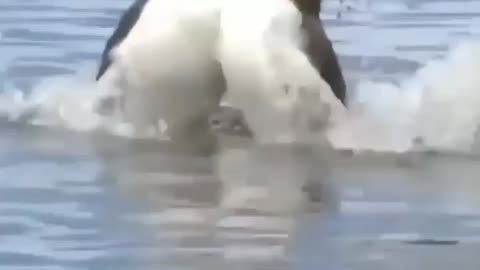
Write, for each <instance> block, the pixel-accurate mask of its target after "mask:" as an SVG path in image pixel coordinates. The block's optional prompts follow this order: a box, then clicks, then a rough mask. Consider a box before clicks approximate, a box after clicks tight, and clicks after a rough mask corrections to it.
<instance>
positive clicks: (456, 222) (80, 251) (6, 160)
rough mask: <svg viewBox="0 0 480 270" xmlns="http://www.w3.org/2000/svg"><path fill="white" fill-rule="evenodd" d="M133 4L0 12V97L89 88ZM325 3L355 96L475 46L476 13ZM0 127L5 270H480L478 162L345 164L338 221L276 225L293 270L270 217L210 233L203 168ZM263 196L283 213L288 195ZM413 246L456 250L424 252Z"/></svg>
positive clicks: (121, 146)
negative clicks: (457, 47) (287, 237)
mask: <svg viewBox="0 0 480 270" xmlns="http://www.w3.org/2000/svg"><path fill="white" fill-rule="evenodd" d="M130 2H131V1H130V0H101V1H93V0H83V1H73V0H61V1H60V0H49V1H46V0H0V91H2V93H5V92H7V91H10V90H11V89H20V90H21V91H23V92H24V93H29V92H31V91H32V89H35V88H36V87H38V85H39V84H40V83H42V80H44V79H48V78H51V77H53V76H64V77H65V76H68V75H72V76H76V75H75V74H78V73H79V72H81V71H85V70H87V71H88V72H90V73H92V74H93V72H92V71H93V70H94V69H95V68H96V66H97V62H98V59H99V56H100V54H101V51H102V49H103V46H104V42H105V40H106V38H107V37H108V35H109V34H110V33H111V31H112V27H114V26H115V24H116V22H117V20H118V18H119V16H120V15H121V13H122V11H123V10H124V9H125V8H126V7H127V6H128V5H129V4H130ZM325 2H326V3H325V8H324V10H323V12H322V17H323V18H324V22H325V25H326V27H327V31H328V33H329V35H330V37H331V39H332V40H333V41H334V44H335V48H336V50H337V52H338V54H339V55H340V61H341V63H342V66H343V67H344V73H345V75H346V77H347V79H348V84H349V86H350V87H351V89H354V86H355V84H356V83H357V82H358V81H361V80H362V79H363V78H368V79H382V80H387V81H394V82H395V81H398V80H401V79H402V78H405V77H408V76H409V75H410V74H412V73H413V72H414V71H415V70H416V69H417V68H419V67H420V66H421V65H422V64H423V63H424V62H425V61H427V60H429V59H433V58H437V57H441V56H444V55H445V54H446V53H447V50H448V48H449V46H450V45H451V44H452V43H453V42H456V41H459V40H462V39H468V38H471V37H475V36H476V35H478V33H479V32H480V31H478V29H477V25H478V22H479V18H480V17H479V15H480V1H465V0H462V1H460V0H444V1H440V0H370V1H368V0H350V1H348V0H346V1H345V2H346V3H344V4H343V5H342V6H340V5H339V4H338V3H337V1H334V0H330V1H325ZM349 7H350V8H349ZM339 10H341V15H340V16H338V14H337V13H338V11H339ZM91 79H92V80H93V77H92V78H91ZM44 88H48V85H47V86H46V87H44ZM0 103H1V102H0ZM0 128H1V133H0V269H45V270H47V269H48V270H50V269H52V270H56V269H116V270H117V269H135V270H139V269H227V267H228V268H229V269H233V268H234V269H284V268H285V269H332V270H333V269H369V270H370V269H398V270H404V269H452V268H454V267H455V268H457V269H462V270H463V269H472V270H476V269H478V265H480V258H478V257H477V256H478V249H479V248H480V244H479V240H480V212H479V211H477V209H476V208H475V206H478V204H476V203H477V201H476V194H477V191H480V189H478V187H477V185H476V184H475V181H474V180H475V175H477V174H478V172H477V171H476V168H478V167H479V166H478V164H480V160H476V159H475V158H474V157H470V156H461V155H453V154H452V155H429V156H421V157H418V158H420V159H422V162H421V163H420V165H416V166H409V165H408V164H406V165H405V164H403V163H401V162H400V161H398V160H395V158H393V159H391V158H387V157H380V158H376V159H375V158H372V159H374V160H373V161H371V162H370V161H365V164H363V163H362V164H360V165H359V164H357V163H355V164H356V165H355V164H353V163H354V162H352V163H348V161H345V162H344V163H341V164H343V165H339V166H338V168H337V169H336V174H335V180H337V181H338V183H340V184H339V185H338V189H337V191H338V194H339V196H338V197H339V198H340V199H341V202H340V203H339V204H340V207H339V209H340V211H339V214H338V215H334V214H332V215H329V214H325V213H324V211H325V210H321V208H316V207H315V206H314V205H312V207H310V208H308V209H310V210H305V211H304V212H303V213H301V214H302V215H297V216H296V217H284V219H287V221H288V220H289V219H290V221H294V222H295V223H296V224H297V226H296V232H297V237H296V238H295V241H294V243H293V244H291V245H290V246H291V248H292V251H291V258H294V260H293V259H292V260H291V261H290V264H287V262H286V261H288V260H287V258H286V257H284V258H280V259H278V258H277V259H275V260H276V261H275V262H273V261H274V259H265V258H270V257H271V258H273V257H275V256H274V254H275V253H277V250H278V249H277V247H276V246H277V243H280V245H282V244H283V243H284V242H283V235H282V233H283V232H282V231H281V230H282V228H284V227H282V226H281V225H278V226H279V228H280V229H278V228H277V229H276V227H275V226H276V225H275V224H274V225H271V226H272V227H273V228H264V229H261V228H260V229H259V228H254V227H255V226H262V225H263V226H267V227H268V225H269V224H271V223H274V221H275V217H272V216H262V215H258V214H257V215H251V216H250V215H243V216H241V215H239V216H238V217H237V218H238V220H237V221H236V223H235V222H234V223H235V224H237V227H239V228H234V229H225V228H224V229H218V228H216V227H215V226H214V224H212V222H210V221H211V219H213V218H211V217H212V216H214V214H211V213H214V212H215V211H216V209H217V206H218V204H219V192H220V188H219V180H218V179H217V178H218V177H216V176H215V174H214V173H213V170H214V169H213V163H214V161H212V159H210V158H207V157H199V156H191V155H187V154H182V153H171V152H169V150H166V149H164V147H162V146H161V145H157V144H155V143H153V142H139V141H136V140H128V139H125V138H117V137H112V136H108V135H95V136H89V135H88V134H85V133H81V132H73V131H67V130H62V129H58V128H54V127H51V128H49V127H42V128H39V127H33V126H30V125H24V124H18V123H9V124H7V123H4V124H2V126H1V127H0ZM406 158H407V159H408V158H415V157H406ZM360 163H361V162H360ZM407 163H408V162H407ZM352 164H353V165H352ZM342 166H344V167H342ZM457 191H458V192H457ZM452 193H454V194H460V195H459V196H460V198H456V197H455V195H452ZM272 196H274V197H275V196H276V197H277V198H273V199H276V200H280V201H281V200H282V199H283V198H285V197H288V196H289V194H273V195H272ZM466 201H468V202H469V203H471V204H467V203H466ZM464 203H465V204H464ZM466 205H468V206H466ZM231 218H235V216H233V217H231ZM241 218H243V219H241ZM242 220H243V222H244V223H245V224H246V225H243V226H242V225H241V223H242ZM232 222H233V221H232ZM249 222H250V223H252V222H253V223H254V225H248V223H249ZM227 223H228V222H227ZM238 224H240V225H238ZM278 230H280V232H279V231H278ZM213 235H217V237H215V236H213ZM218 235H221V237H218ZM218 239H220V240H218ZM409 239H410V240H411V239H413V240H415V239H416V240H418V239H434V240H439V241H440V240H444V241H447V240H448V241H450V242H445V243H442V242H438V243H434V244H425V245H420V244H409V243H407V240H409ZM225 254H227V255H225ZM228 254H230V256H229V255H228ZM232 254H233V255H232ZM272 254H273V255H272ZM234 257H235V258H234ZM269 261H270V262H269Z"/></svg>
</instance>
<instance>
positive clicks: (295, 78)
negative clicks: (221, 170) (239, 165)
mask: <svg viewBox="0 0 480 270" xmlns="http://www.w3.org/2000/svg"><path fill="white" fill-rule="evenodd" d="M300 23H301V14H300V12H299V11H298V10H297V9H296V7H295V6H294V4H293V3H292V2H290V1H287V0H261V1H259V0H241V1H238V0H202V1H199V0H150V1H149V2H148V3H147V4H146V6H145V7H144V11H143V13H142V14H141V16H140V18H139V20H138V22H137V23H136V25H135V26H134V28H133V29H132V30H131V32H130V33H129V35H128V36H127V38H126V39H125V40H124V41H123V42H122V43H121V44H120V45H119V46H118V47H117V48H116V49H115V50H114V51H113V55H112V56H113V64H112V67H111V68H110V70H109V71H108V72H107V76H105V77H106V78H110V80H114V81H116V82H117V83H116V85H119V86H120V87H121V88H122V91H123V94H124V95H125V99H124V101H125V104H124V112H123V113H124V114H125V117H126V119H127V121H130V122H133V123H134V124H135V126H136V127H137V129H138V130H142V129H145V128H147V127H148V126H151V125H154V124H156V123H158V120H159V119H163V120H165V121H166V123H167V125H168V130H169V132H170V135H172V136H182V133H185V132H188V130H189V128H188V126H189V125H192V123H193V122H194V119H198V118H199V116H201V115H207V114H209V113H210V112H212V111H214V110H216V108H217V106H218V105H219V102H220V99H221V97H222V94H223V92H224V90H226V91H227V97H228V101H229V103H230V104H232V105H233V106H234V107H237V108H239V109H241V110H242V111H243V113H244V115H245V118H246V121H247V124H248V125H249V126H250V128H251V130H252V131H253V133H254V135H255V137H256V138H257V139H258V140H259V141H278V140H288V141H294V140H299V139H306V138H310V137H311V135H313V134H318V132H319V130H321V129H322V127H325V126H326V125H327V122H329V121H330V119H331V117H330V116H331V115H337V116H338V115H340V114H341V113H342V112H341V110H342V109H343V106H342V105H341V103H340V102H339V101H338V100H337V99H336V98H335V96H334V95H333V93H332V91H331V90H330V87H329V86H328V84H327V83H326V82H325V81H324V80H323V79H322V78H321V77H320V76H319V75H318V73H317V71H316V70H315V68H314V67H313V66H312V65H311V64H310V63H309V61H308V59H307V56H306V55H305V53H304V51H303V37H302V33H301V27H300ZM108 73H109V74H108ZM112 74H113V75H112ZM222 76H223V77H224V78H225V79H226V83H227V85H226V89H225V85H223V80H222ZM314 123H316V124H314ZM313 126H317V127H313ZM183 135H185V134H183Z"/></svg>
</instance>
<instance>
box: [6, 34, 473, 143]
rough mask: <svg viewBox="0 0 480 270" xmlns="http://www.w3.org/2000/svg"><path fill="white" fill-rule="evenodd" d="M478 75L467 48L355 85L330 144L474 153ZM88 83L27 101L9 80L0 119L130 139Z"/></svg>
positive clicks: (44, 86) (58, 85) (50, 86)
mask: <svg viewBox="0 0 480 270" xmlns="http://www.w3.org/2000/svg"><path fill="white" fill-rule="evenodd" d="M478 70H480V43H479V42H477V41H469V42H463V43H460V44H459V45H457V46H455V47H454V48H452V49H451V50H450V52H449V53H448V54H447V55H446V56H445V57H444V58H442V59H436V60H431V61H429V62H427V63H426V64H425V65H424V66H423V67H422V68H420V69H419V70H418V71H417V72H416V73H415V74H413V75H412V76H411V77H410V78H407V79H406V80H403V81H402V82H400V83H399V84H398V85H397V84H394V83H389V82H372V81H368V80H365V81H360V83H359V84H358V85H357V88H356V89H355V90H356V91H353V92H354V93H355V95H354V96H352V97H351V98H350V105H349V121H348V123H347V125H343V126H342V127H341V128H339V129H337V130H333V131H332V133H333V134H335V135H334V136H330V139H331V140H332V141H333V144H334V145H337V146H340V147H347V148H350V147H351V148H354V149H377V150H387V151H388V150H396V151H405V150H408V149H409V148H410V147H411V146H412V141H414V140H415V138H422V141H423V143H424V144H425V145H427V146H429V147H433V148H447V149H453V150H460V151H473V150H475V148H476V144H478V138H477V136H478V131H477V129H478V125H479V123H480V106H478V104H480V91H479V88H480V77H478V75H477V71H478ZM93 78H94V77H93V70H92V71H84V70H82V71H79V72H78V73H77V74H73V75H70V76H58V77H53V78H47V79H45V80H43V81H42V82H41V83H39V84H37V85H36V86H35V87H34V89H33V91H32V92H31V93H30V94H28V95H27V94H25V93H24V92H23V91H22V90H21V89H15V88H12V87H9V86H8V84H7V83H8V78H6V83H5V86H4V88H5V89H4V92H3V93H2V95H1V96H0V114H1V116H2V117H3V118H4V119H7V120H8V121H14V122H19V121H23V122H26V123H28V124H32V125H43V126H54V127H64V128H67V129H72V130H75V131H86V132H92V131H98V130H103V131H106V132H109V133H111V134H115V135H120V136H133V135H134V134H132V132H131V130H130V129H129V125H128V124H127V123H121V122H118V121H116V120H115V119H114V118H113V117H110V116H105V115H101V114H99V113H98V110H97V109H98V105H99V102H100V101H101V99H102V98H103V97H105V96H107V95H109V94H110V93H108V92H107V91H106V90H104V89H100V88H99V87H98V85H96V83H95V81H94V80H93ZM350 132H351V134H353V140H352V141H350V139H351V136H350ZM344 135H348V136H347V137H343V136H344ZM345 138H348V139H345ZM342 139H345V140H342ZM417 141H418V140H417Z"/></svg>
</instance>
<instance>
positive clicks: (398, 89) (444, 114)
mask: <svg viewBox="0 0 480 270" xmlns="http://www.w3.org/2000/svg"><path fill="white" fill-rule="evenodd" d="M479 68H480V44H479V43H478V41H473V40H472V41H469V42H463V43H460V44H458V45H456V46H454V47H453V48H452V49H451V50H450V52H449V54H448V55H447V56H446V57H445V58H443V59H436V60H431V61H429V62H427V63H426V64H425V65H424V66H423V67H422V68H420V69H419V70H418V71H417V72H416V73H415V74H414V75H413V76H412V77H410V78H408V79H406V80H404V81H402V82H401V83H399V85H395V84H393V83H384V82H371V81H363V82H361V83H360V84H359V85H358V88H357V91H356V93H357V95H356V96H355V97H353V98H352V104H351V114H352V115H351V116H352V118H353V126H352V128H353V129H354V133H355V135H358V137H357V139H359V142H358V143H359V146H361V147H365V146H367V148H368V146H369V147H371V148H375V147H382V146H381V145H383V147H384V148H391V149H395V148H398V149H400V148H404V149H406V148H408V147H409V146H410V145H411V143H412V141H413V140H414V139H415V138H422V141H423V143H424V144H425V145H426V146H429V147H433V148H442V149H449V150H460V151H470V150H474V149H472V146H474V144H475V140H476V138H475V136H476V133H477V128H478V125H479V123H480V109H478V108H479V107H478V104H479V103H480V92H479V91H478V90H479V87H480V78H479V77H478V76H477V74H476V72H477V70H478V69H479ZM372 126H373V127H374V129H372ZM374 134H377V136H374ZM378 134H381V135H380V136H378ZM362 140H363V144H362ZM372 143H373V144H376V145H369V144H372Z"/></svg>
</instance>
